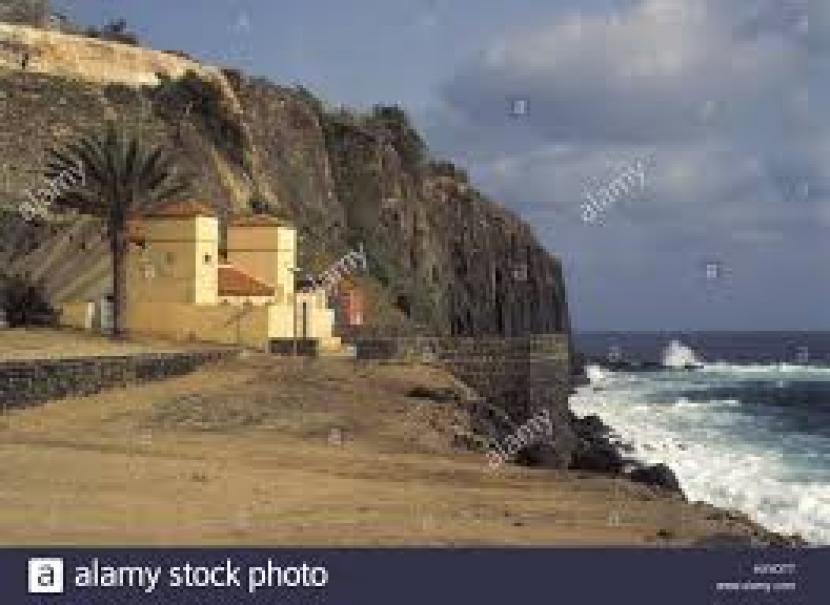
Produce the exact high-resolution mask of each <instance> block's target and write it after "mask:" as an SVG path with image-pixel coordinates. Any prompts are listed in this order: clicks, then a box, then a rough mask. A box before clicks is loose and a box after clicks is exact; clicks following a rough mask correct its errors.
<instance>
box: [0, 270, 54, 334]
mask: <svg viewBox="0 0 830 605" xmlns="http://www.w3.org/2000/svg"><path fill="white" fill-rule="evenodd" d="M0 308H2V309H3V311H5V315H6V321H7V322H8V324H9V325H10V326H12V327H18V326H45V325H49V326H51V325H55V324H56V323H57V318H58V314H57V312H56V311H55V310H54V309H53V308H52V306H51V305H50V304H49V302H48V300H47V299H46V295H45V294H44V293H43V289H42V288H40V287H39V286H37V285H35V284H32V283H31V282H30V281H29V280H27V279H25V278H23V277H20V276H11V277H3V278H0Z"/></svg>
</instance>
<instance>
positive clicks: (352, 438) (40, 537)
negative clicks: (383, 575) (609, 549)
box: [0, 356, 750, 545]
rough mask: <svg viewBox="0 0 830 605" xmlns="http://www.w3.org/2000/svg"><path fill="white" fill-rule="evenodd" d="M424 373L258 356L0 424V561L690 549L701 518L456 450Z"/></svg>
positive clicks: (599, 483)
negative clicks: (374, 549) (62, 551)
mask: <svg viewBox="0 0 830 605" xmlns="http://www.w3.org/2000/svg"><path fill="white" fill-rule="evenodd" d="M453 384H454V383H453V380H452V378H450V377H449V376H448V375H446V374H444V373H443V372H441V371H439V370H435V369H431V368H424V367H419V366H406V365H383V364H378V365H365V364H360V365H357V364H355V362H352V361H335V360H331V361H315V362H292V361H291V360H277V359H274V358H269V357H264V356H254V357H252V358H249V359H246V360H240V361H235V362H232V363H225V364H222V365H219V366H213V367H209V368H206V369H203V370H201V371H199V372H197V373H194V374H192V375H189V376H185V377H181V378H177V379H174V380H170V381H167V382H164V383H156V384H148V385H143V386H137V387H131V388H128V389H124V390H117V391H110V392H107V393H102V394H99V395H96V396H93V397H86V398H79V399H67V400H62V401H59V402H54V403H50V404H48V405H46V406H43V407H39V408H32V409H26V410H21V411H17V412H14V413H12V414H10V415H8V416H6V417H5V418H0V543H2V544H6V545H22V544H57V543H60V544H84V545H89V544H147V545H150V544H152V545H161V544H164V545H202V544H239V545H399V544H440V545H461V544H466V545H482V544H492V545H497V544H528V545H530V544H536V545H543V544H556V545H563V544H566V545H586V544H603V545H611V544H663V543H686V544H688V543H691V542H693V541H695V540H697V539H699V538H701V537H702V536H706V535H711V534H713V533H724V532H726V533H736V534H746V533H747V532H749V531H750V529H748V528H747V527H746V525H745V524H744V523H742V522H740V521H734V520H733V521H730V520H717V519H714V517H718V516H720V517H721V518H722V517H723V515H722V514H721V513H718V512H717V511H715V510H714V509H712V508H711V507H708V506H702V505H700V506H698V505H691V504H687V503H684V502H682V501H681V500H679V499H671V498H669V497H667V496H665V495H662V494H659V493H656V492H653V491H652V490H650V489H649V488H646V487H644V486H638V485H632V484H628V483H626V482H621V481H615V480H612V479H609V478H604V477H596V476H590V475H587V474H582V475H578V474H575V473H569V472H553V471H546V470H532V469H521V468H512V467H505V468H502V469H500V470H498V471H496V472H493V471H491V470H489V468H488V466H487V464H486V459H485V457H484V456H483V455H482V454H479V453H475V452H469V451H464V450H460V449H454V448H453V447H452V445H451V431H448V429H447V426H448V424H449V423H450V422H452V421H453V415H452V413H451V412H450V411H449V410H448V409H447V408H448V404H439V403H435V402H430V401H427V400H419V399H413V398H411V397H407V395H406V393H407V392H409V391H410V390H411V389H412V388H413V387H415V386H430V387H433V388H434V387H446V388H454V386H453Z"/></svg>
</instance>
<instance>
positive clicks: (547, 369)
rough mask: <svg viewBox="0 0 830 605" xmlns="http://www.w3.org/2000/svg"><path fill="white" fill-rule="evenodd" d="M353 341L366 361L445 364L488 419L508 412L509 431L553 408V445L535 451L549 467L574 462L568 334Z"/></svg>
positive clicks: (506, 425)
mask: <svg viewBox="0 0 830 605" xmlns="http://www.w3.org/2000/svg"><path fill="white" fill-rule="evenodd" d="M350 342H351V344H354V345H355V346H356V347H357V355H358V358H360V359H408V360H416V361H421V362H427V363H435V364H438V365H440V366H442V367H444V368H445V369H447V370H448V371H449V372H451V373H452V374H453V375H454V376H456V377H457V378H458V379H459V380H461V381H462V382H464V383H465V384H467V385H468V386H469V387H471V388H472V389H473V390H475V392H476V393H477V394H478V396H479V397H481V398H482V400H483V402H485V403H486V404H487V405H486V406H481V408H480V409H479V410H478V413H479V414H480V415H481V416H482V418H483V417H485V416H487V415H492V413H493V412H494V411H496V412H501V411H503V412H506V413H507V415H508V416H509V418H510V422H508V423H501V424H502V426H501V429H502V430H503V431H505V432H511V431H512V430H515V427H517V426H521V425H522V424H523V423H525V422H527V421H528V420H529V419H530V418H532V417H534V416H535V415H537V414H538V413H539V412H540V411H541V410H548V412H550V417H551V420H552V424H553V437H552V440H551V445H549V446H545V447H544V448H536V449H535V450H534V451H532V452H530V454H529V455H530V456H531V457H532V459H533V460H532V461H534V462H540V463H544V464H546V465H548V466H554V467H559V468H564V467H567V466H569V465H570V463H571V461H572V457H573V454H574V451H575V449H576V447H577V445H578V444H577V439H576V436H575V433H574V430H573V420H572V416H571V414H570V412H569V410H568V405H567V403H568V392H569V390H570V353H569V348H570V345H569V342H568V338H567V337H566V336H565V335H562V334H546V335H535V336H530V337H513V338H494V337H483V338H469V337H410V338H405V337H403V338H354V339H351V340H350ZM489 419H490V420H496V421H499V419H498V418H495V419H493V418H489Z"/></svg>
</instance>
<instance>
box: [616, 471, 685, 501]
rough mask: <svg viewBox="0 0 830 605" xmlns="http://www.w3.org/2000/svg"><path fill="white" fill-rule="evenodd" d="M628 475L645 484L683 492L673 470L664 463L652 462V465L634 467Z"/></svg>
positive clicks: (633, 479)
mask: <svg viewBox="0 0 830 605" xmlns="http://www.w3.org/2000/svg"><path fill="white" fill-rule="evenodd" d="M628 477H629V479H631V480H632V481H636V482H637V483H645V484H646V485H653V486H655V487H661V488H663V489H667V490H669V491H672V492H677V493H681V494H682V493H683V490H681V489H680V482H679V481H678V480H677V476H676V475H675V474H674V471H672V470H671V469H670V468H669V467H668V466H666V465H665V464H654V465H652V466H644V467H641V468H636V469H634V470H633V471H631V473H630V474H629V475H628Z"/></svg>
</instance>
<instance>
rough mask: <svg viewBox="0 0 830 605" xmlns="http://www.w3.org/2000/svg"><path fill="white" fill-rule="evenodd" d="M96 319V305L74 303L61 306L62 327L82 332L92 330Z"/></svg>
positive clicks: (91, 303)
mask: <svg viewBox="0 0 830 605" xmlns="http://www.w3.org/2000/svg"><path fill="white" fill-rule="evenodd" d="M94 318H95V303H93V302H73V303H65V304H63V305H61V315H60V323H61V325H64V326H68V327H70V328H77V329H80V330H91V329H92V328H93V320H94Z"/></svg>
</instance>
